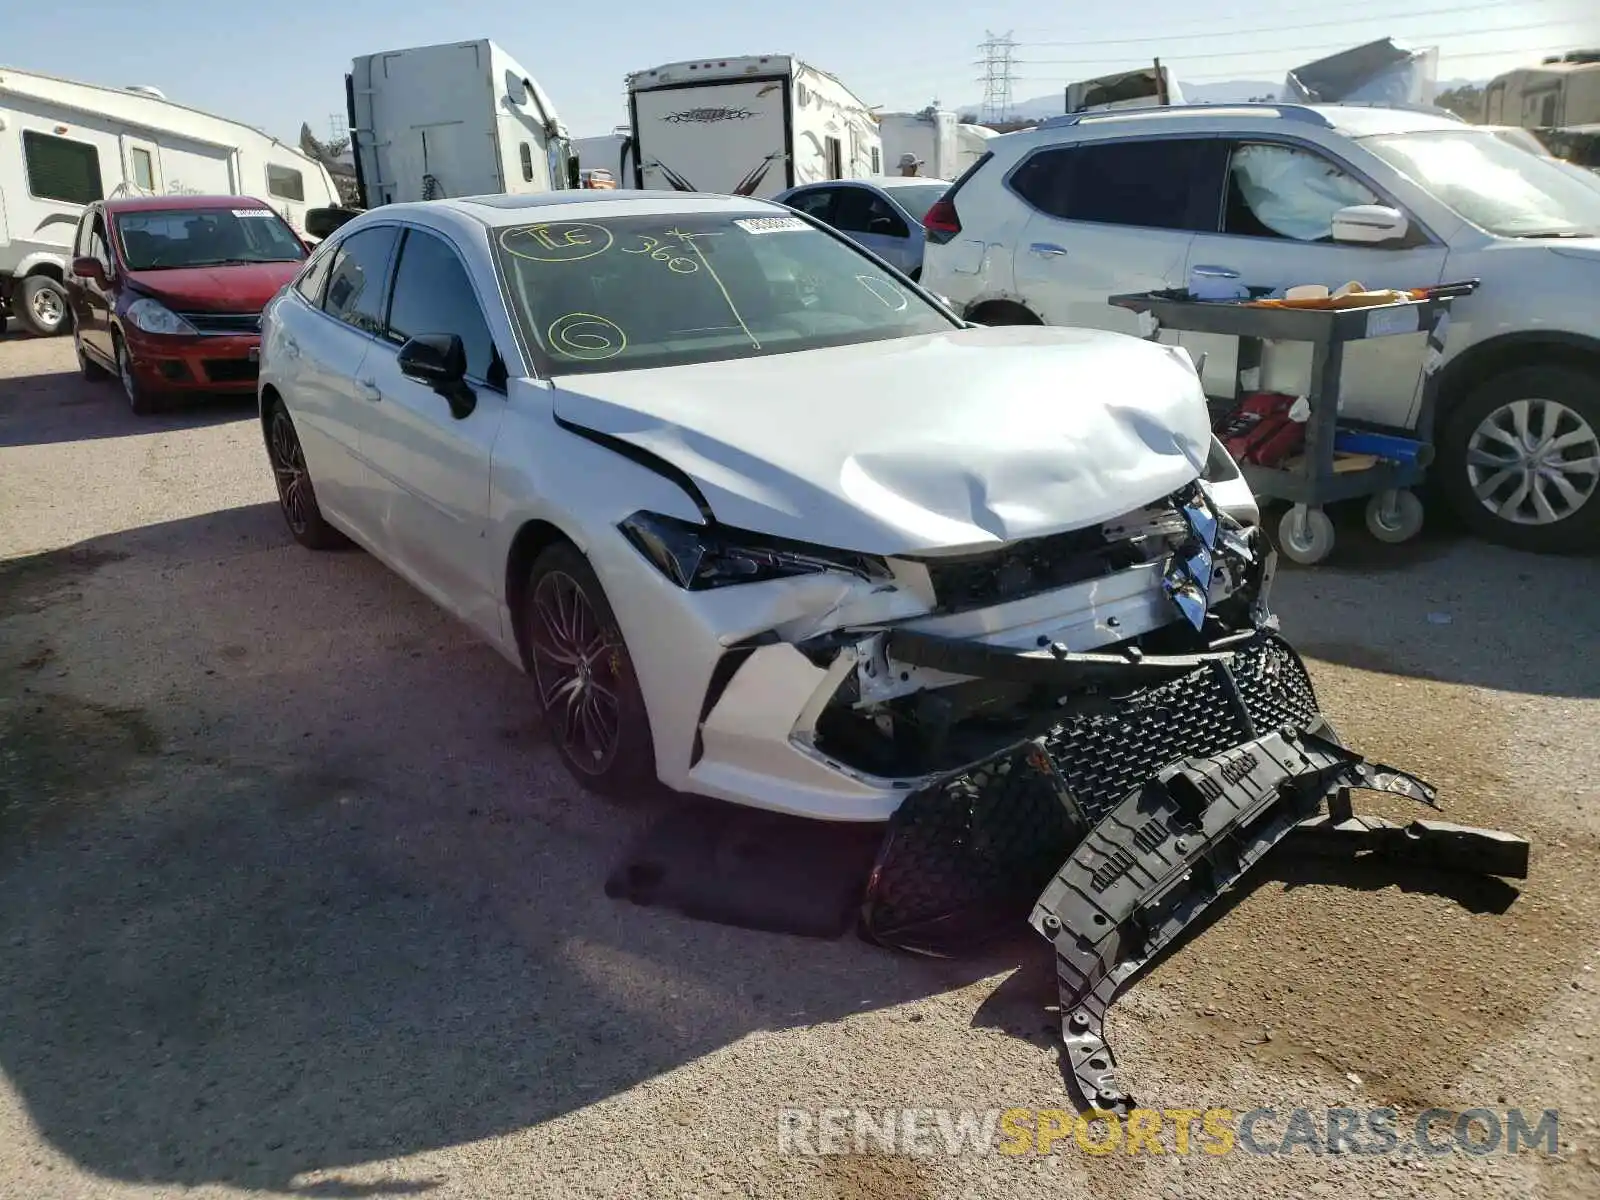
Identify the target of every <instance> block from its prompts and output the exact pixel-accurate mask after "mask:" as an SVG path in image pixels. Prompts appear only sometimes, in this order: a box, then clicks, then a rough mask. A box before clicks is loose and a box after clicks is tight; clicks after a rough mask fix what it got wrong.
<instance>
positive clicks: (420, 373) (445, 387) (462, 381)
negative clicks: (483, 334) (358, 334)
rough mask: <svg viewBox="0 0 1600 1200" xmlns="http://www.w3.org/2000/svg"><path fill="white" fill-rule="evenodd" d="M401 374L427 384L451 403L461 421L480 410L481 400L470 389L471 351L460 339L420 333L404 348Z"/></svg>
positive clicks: (451, 335)
mask: <svg viewBox="0 0 1600 1200" xmlns="http://www.w3.org/2000/svg"><path fill="white" fill-rule="evenodd" d="M398 362H399V366H400V374H402V375H404V376H405V377H406V378H407V379H413V380H415V381H416V382H418V383H421V384H426V385H427V386H428V387H430V388H432V389H433V390H434V391H436V392H438V393H439V394H440V395H441V396H443V397H444V398H445V399H446V400H448V401H449V402H450V413H451V415H452V416H454V417H455V418H457V419H458V420H459V419H460V418H462V417H466V416H469V415H470V414H471V413H472V410H473V409H474V408H475V407H477V397H476V396H475V395H474V394H473V391H472V389H471V388H470V387H468V386H467V383H466V379H467V350H466V347H465V346H463V345H462V344H461V338H460V335H458V334H454V333H419V334H418V335H417V336H416V337H414V338H412V339H411V340H410V341H409V342H407V343H406V344H405V345H404V346H401V347H400V356H399V360H398Z"/></svg>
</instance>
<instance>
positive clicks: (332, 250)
mask: <svg viewBox="0 0 1600 1200" xmlns="http://www.w3.org/2000/svg"><path fill="white" fill-rule="evenodd" d="M338 256H339V249H338V247H337V246H327V247H323V248H320V249H319V251H318V252H317V253H315V254H313V255H312V256H311V261H310V262H308V263H307V264H306V266H305V269H304V270H303V271H301V272H300V278H299V279H296V280H295V281H294V287H295V291H297V292H299V293H300V294H301V295H302V296H304V297H305V298H306V300H307V301H308V302H309V303H310V304H311V305H313V306H314V307H316V308H321V307H322V289H323V288H324V287H326V286H327V283H328V268H329V267H330V266H332V265H333V260H334V259H335V258H337V257H338Z"/></svg>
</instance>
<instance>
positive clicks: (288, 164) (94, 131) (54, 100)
mask: <svg viewBox="0 0 1600 1200" xmlns="http://www.w3.org/2000/svg"><path fill="white" fill-rule="evenodd" d="M122 194H133V195H180V194H187V195H204V194H216V195H222V196H231V195H246V196H253V197H255V198H256V199H259V200H263V201H265V202H266V203H268V204H270V205H271V206H272V207H273V208H274V209H276V210H277V212H278V213H279V215H281V216H282V217H283V218H284V219H285V220H286V221H288V222H289V224H290V225H291V226H293V227H294V229H295V230H296V232H298V233H300V234H302V235H304V233H305V214H306V211H307V210H308V209H312V208H317V207H320V206H323V205H328V204H337V203H338V197H339V192H338V189H337V188H336V187H335V186H334V182H333V179H332V177H331V176H330V175H329V174H328V171H327V168H325V167H324V166H323V165H322V164H321V163H319V162H317V161H316V160H315V159H312V158H310V157H308V156H307V155H305V154H303V153H302V152H301V151H300V150H299V149H298V148H296V147H294V146H290V145H288V144H286V143H284V142H280V141H279V140H278V139H277V138H275V137H272V136H270V135H268V134H265V133H262V132H261V131H260V130H259V129H254V128H252V127H251V126H249V125H244V124H241V123H240V122H238V121H230V120H228V119H227V118H226V117H218V116H215V115H213V114H211V113H206V112H201V111H200V110H198V109H194V108H189V107H188V106H187V105H183V104H176V103H174V102H173V101H171V100H168V99H167V98H166V97H165V96H163V95H162V94H161V92H160V91H158V90H157V89H155V88H150V87H137V88H114V87H102V86H99V85H98V84H92V83H79V82H77V81H74V80H70V79H57V78H55V77H54V76H51V75H41V74H38V73H37V72H33V71H22V70H18V69H16V68H12V67H0V317H3V316H4V314H5V313H6V311H7V310H8V309H9V310H11V311H12V312H13V313H14V314H15V315H16V316H18V317H19V318H20V319H21V320H22V321H23V323H24V324H26V325H27V326H28V327H29V328H30V329H32V330H33V331H34V332H35V333H41V334H52V333H63V332H65V331H66V330H67V329H69V328H70V327H71V326H70V315H69V310H68V309H67V307H66V303H65V297H64V295H63V294H62V292H61V287H60V285H61V283H62V282H63V281H64V280H65V279H66V275H67V267H68V265H69V263H68V259H69V258H70V256H71V252H72V251H71V247H72V239H73V235H74V233H75V232H76V230H77V225H78V218H79V217H80V216H81V215H82V214H83V210H84V207H85V206H86V205H88V204H91V203H93V202H94V201H96V200H102V199H106V198H108V197H112V196H117V195H122Z"/></svg>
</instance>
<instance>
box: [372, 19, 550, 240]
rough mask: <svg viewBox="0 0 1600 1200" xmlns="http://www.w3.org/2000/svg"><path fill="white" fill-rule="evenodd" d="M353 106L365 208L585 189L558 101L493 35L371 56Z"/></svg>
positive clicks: (388, 51) (389, 51)
mask: <svg viewBox="0 0 1600 1200" xmlns="http://www.w3.org/2000/svg"><path fill="white" fill-rule="evenodd" d="M345 103H346V107H347V108H348V110H349V118H350V141H351V146H352V147H353V149H354V151H355V163H356V187H357V190H358V191H359V192H360V194H361V202H362V204H363V206H364V207H367V208H376V207H377V206H378V205H380V204H395V203H400V202H404V201H411V200H435V199H438V198H440V197H442V196H486V195H496V194H499V193H502V192H505V193H511V194H520V193H525V192H549V191H557V190H560V189H562V188H569V187H576V186H577V177H576V176H577V167H576V162H575V160H574V159H573V156H572V142H571V139H570V138H569V137H568V135H567V130H566V126H564V125H563V124H562V123H561V118H560V116H559V115H557V113H556V109H555V105H553V104H552V103H551V102H550V97H549V96H547V95H545V92H544V89H543V88H541V87H540V86H539V84H538V83H537V82H536V81H535V80H534V78H533V76H532V75H530V74H529V73H528V72H527V71H526V70H525V69H524V68H523V67H522V66H521V65H519V64H518V63H517V61H516V60H515V59H513V58H512V57H511V56H510V55H509V54H507V53H506V52H505V51H504V50H502V49H501V48H500V47H499V46H497V45H495V44H494V43H493V42H491V41H489V40H488V39H487V38H480V39H478V40H477V41H472V42H449V43H445V44H442V45H437V46H414V47H412V48H411V49H409V50H387V51H384V52H382V53H379V54H364V55H362V56H361V57H359V58H357V59H355V60H354V61H352V62H351V64H350V74H348V75H346V76H345Z"/></svg>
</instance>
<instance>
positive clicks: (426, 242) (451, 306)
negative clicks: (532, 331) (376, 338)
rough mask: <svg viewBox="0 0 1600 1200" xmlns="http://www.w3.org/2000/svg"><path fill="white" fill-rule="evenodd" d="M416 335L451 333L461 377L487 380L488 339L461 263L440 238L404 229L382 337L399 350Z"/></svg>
mask: <svg viewBox="0 0 1600 1200" xmlns="http://www.w3.org/2000/svg"><path fill="white" fill-rule="evenodd" d="M419 333H454V334H457V335H459V336H460V338H461V342H462V345H463V346H464V347H465V348H466V351H467V374H469V375H471V376H473V377H474V378H477V379H488V378H490V375H489V365H490V363H492V362H493V361H494V338H493V337H492V336H491V335H490V333H489V323H488V322H487V321H486V320H485V319H484V316H483V307H482V306H481V305H480V304H479V303H478V296H477V293H476V292H474V291H473V290H472V281H471V279H470V278H468V276H467V269H466V267H465V266H463V265H462V263H461V257H460V255H458V254H457V253H456V252H455V250H454V249H452V248H451V246H450V245H449V243H447V242H446V241H444V240H443V239H442V238H440V237H438V236H436V235H434V234H431V233H427V232H425V231H423V230H421V229H410V230H407V232H406V240H405V241H404V242H403V243H401V246H400V263H399V265H398V266H397V267H396V268H395V272H394V298H393V299H392V300H391V301H390V302H389V327H388V331H387V332H386V333H385V335H384V336H385V337H387V338H388V339H389V341H391V342H394V343H395V344H396V345H399V344H401V343H403V342H405V341H406V340H407V339H409V338H413V337H415V336H416V335H417V334H419Z"/></svg>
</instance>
